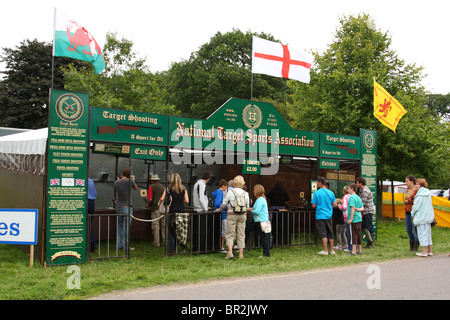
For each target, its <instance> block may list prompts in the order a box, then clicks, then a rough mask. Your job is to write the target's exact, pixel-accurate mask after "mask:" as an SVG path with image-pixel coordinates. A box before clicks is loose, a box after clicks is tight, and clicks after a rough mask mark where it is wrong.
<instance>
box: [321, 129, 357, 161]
mask: <svg viewBox="0 0 450 320" xmlns="http://www.w3.org/2000/svg"><path fill="white" fill-rule="evenodd" d="M320 156H321V157H326V158H339V159H355V160H359V158H360V139H359V137H354V136H343V135H338V134H329V133H321V134H320Z"/></svg>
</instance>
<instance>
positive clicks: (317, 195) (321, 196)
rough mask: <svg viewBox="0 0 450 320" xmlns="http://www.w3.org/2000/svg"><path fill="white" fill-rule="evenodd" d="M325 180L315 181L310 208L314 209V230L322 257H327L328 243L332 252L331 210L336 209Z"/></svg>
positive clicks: (320, 178)
mask: <svg viewBox="0 0 450 320" xmlns="http://www.w3.org/2000/svg"><path fill="white" fill-rule="evenodd" d="M326 182H327V181H326V180H325V178H323V177H319V178H318V179H317V188H318V189H317V191H315V192H314V195H313V198H312V200H311V204H312V207H313V208H315V209H316V230H317V234H318V236H319V238H320V239H322V245H323V250H322V251H320V252H319V254H322V255H328V248H327V245H328V242H330V247H331V248H330V253H331V254H336V252H335V251H334V234H333V221H332V216H333V208H336V207H337V202H336V197H335V196H334V193H333V192H331V191H330V190H328V189H327V188H326V187H325V186H326Z"/></svg>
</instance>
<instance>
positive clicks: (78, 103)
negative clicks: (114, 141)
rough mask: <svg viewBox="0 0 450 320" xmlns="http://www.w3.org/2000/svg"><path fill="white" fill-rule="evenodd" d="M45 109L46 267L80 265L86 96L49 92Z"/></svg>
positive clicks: (83, 253)
mask: <svg viewBox="0 0 450 320" xmlns="http://www.w3.org/2000/svg"><path fill="white" fill-rule="evenodd" d="M49 105H50V107H49V127H48V163H47V174H48V176H47V215H46V219H47V222H46V223H47V229H46V230H47V236H46V263H47V265H59V264H74V263H84V262H86V210H87V186H88V177H87V169H88V152H89V150H88V147H89V144H88V128H89V127H88V123H89V109H88V108H89V95H88V94H86V93H78V92H67V91H60V90H51V92H50V104H49Z"/></svg>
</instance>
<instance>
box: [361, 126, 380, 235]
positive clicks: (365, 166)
mask: <svg viewBox="0 0 450 320" xmlns="http://www.w3.org/2000/svg"><path fill="white" fill-rule="evenodd" d="M360 136H361V177H363V178H364V179H366V186H367V187H368V188H369V189H370V191H372V194H373V202H374V204H375V206H376V205H377V132H376V131H372V130H367V129H361V130H360ZM373 226H374V230H375V235H377V232H376V230H377V215H376V214H374V215H373Z"/></svg>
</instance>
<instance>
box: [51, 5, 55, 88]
mask: <svg viewBox="0 0 450 320" xmlns="http://www.w3.org/2000/svg"><path fill="white" fill-rule="evenodd" d="M55 27H56V7H55V11H54V14H53V48H52V86H51V88H52V89H53V84H54V79H55Z"/></svg>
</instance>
